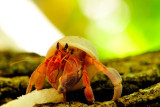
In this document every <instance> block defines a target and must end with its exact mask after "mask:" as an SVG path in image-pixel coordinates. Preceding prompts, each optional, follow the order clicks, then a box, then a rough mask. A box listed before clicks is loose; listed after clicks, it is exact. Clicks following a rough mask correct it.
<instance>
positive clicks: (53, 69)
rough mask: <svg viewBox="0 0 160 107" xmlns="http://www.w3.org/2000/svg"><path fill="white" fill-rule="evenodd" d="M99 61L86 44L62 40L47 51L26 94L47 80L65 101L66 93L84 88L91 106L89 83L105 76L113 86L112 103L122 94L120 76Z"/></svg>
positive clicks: (92, 48)
mask: <svg viewBox="0 0 160 107" xmlns="http://www.w3.org/2000/svg"><path fill="white" fill-rule="evenodd" d="M98 60H99V59H98V55H97V52H96V50H95V48H94V47H93V46H92V44H91V43H90V42H89V41H87V40H86V39H84V38H81V37H77V36H67V37H64V38H62V39H60V40H58V41H57V42H56V43H54V44H53V45H52V46H51V47H50V49H49V50H48V52H47V55H46V59H45V61H44V62H43V63H41V64H40V65H39V66H38V67H37V69H36V70H35V71H34V72H33V73H32V75H31V78H30V80H29V85H28V87H27V91H26V93H29V92H30V91H31V88H32V85H34V84H35V88H36V89H37V90H40V89H42V87H43V84H44V81H45V78H46V77H47V79H48V81H49V83H50V84H51V85H52V87H54V88H56V89H57V90H58V92H59V93H63V95H64V98H65V93H66V91H71V90H77V89H80V88H82V87H85V90H84V93H85V96H86V98H87V100H88V102H92V103H93V102H94V95H93V92H92V88H91V86H90V80H91V79H92V77H93V76H94V75H95V74H96V72H99V73H104V74H105V75H106V76H108V77H109V79H110V80H111V82H112V84H113V85H114V95H113V98H112V100H114V101H115V100H116V99H117V98H119V97H120V96H121V93H122V84H121V82H122V79H121V76H120V75H119V73H118V72H117V70H115V69H113V68H106V67H105V66H104V65H103V64H101V63H100V62H99V61H98ZM58 80H59V81H58ZM64 100H65V99H64Z"/></svg>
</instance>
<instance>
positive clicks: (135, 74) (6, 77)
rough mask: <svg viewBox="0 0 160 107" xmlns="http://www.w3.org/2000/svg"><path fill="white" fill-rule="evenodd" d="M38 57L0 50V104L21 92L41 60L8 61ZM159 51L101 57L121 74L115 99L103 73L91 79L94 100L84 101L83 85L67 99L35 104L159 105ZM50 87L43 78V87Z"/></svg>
mask: <svg viewBox="0 0 160 107" xmlns="http://www.w3.org/2000/svg"><path fill="white" fill-rule="evenodd" d="M35 57H39V55H37V54H35V53H14V52H0V76H1V77H0V104H4V103H7V102H8V101H11V100H12V99H15V98H16V97H18V96H21V95H23V94H25V90H26V87H27V84H28V80H29V76H30V75H31V73H32V72H33V71H34V69H36V67H37V66H38V65H39V64H40V63H41V62H42V61H43V59H42V60H40V59H39V60H29V61H25V62H21V63H18V64H15V65H12V66H11V63H13V62H16V61H19V60H23V59H30V58H35ZM159 59H160V51H157V52H149V53H145V54H142V55H138V56H132V57H127V58H123V59H112V60H102V63H103V64H104V65H106V66H107V67H113V68H115V69H117V70H118V71H119V72H120V74H121V76H122V80H123V82H122V84H123V93H122V96H121V98H119V99H118V100H117V101H116V102H114V101H111V99H112V96H113V85H112V84H111V81H110V80H109V79H108V78H107V77H106V76H105V75H103V74H97V75H96V76H95V77H94V78H93V80H92V81H91V86H92V89H93V93H94V96H95V103H94V104H88V102H87V101H86V98H85V96H84V93H83V91H84V89H81V90H78V91H74V92H68V93H67V102H66V103H59V104H53V103H50V104H39V105H35V107H59V106H71V107H77V106H79V107H80V106H84V107H87V106H90V107H94V106H101V107H105V106H113V107H116V106H149V107H155V106H160V60H159ZM47 87H50V85H49V84H48V83H47V82H46V84H45V87H44V88H47Z"/></svg>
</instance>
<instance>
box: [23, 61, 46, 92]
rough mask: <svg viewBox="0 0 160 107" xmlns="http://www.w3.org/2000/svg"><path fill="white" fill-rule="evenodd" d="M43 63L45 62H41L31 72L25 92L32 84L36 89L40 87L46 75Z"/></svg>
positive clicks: (29, 89) (28, 90)
mask: <svg viewBox="0 0 160 107" xmlns="http://www.w3.org/2000/svg"><path fill="white" fill-rule="evenodd" d="M45 65H46V64H45V62H43V63H41V64H40V65H39V66H38V68H37V69H36V70H35V71H34V72H33V73H32V75H31V78H30V80H29V85H28V87H27V90H26V94H27V93H29V92H30V91H31V89H32V85H34V84H35V88H36V89H37V90H40V89H42V87H43V85H44V81H45V77H46V72H45Z"/></svg>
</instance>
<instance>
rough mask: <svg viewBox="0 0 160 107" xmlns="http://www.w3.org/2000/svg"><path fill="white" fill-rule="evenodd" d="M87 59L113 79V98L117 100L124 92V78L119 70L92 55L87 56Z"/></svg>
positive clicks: (99, 70)
mask: <svg viewBox="0 0 160 107" xmlns="http://www.w3.org/2000/svg"><path fill="white" fill-rule="evenodd" d="M85 60H86V61H87V63H89V64H94V66H95V67H96V68H97V71H98V72H100V73H103V74H105V75H106V76H107V77H108V78H109V79H110V80H111V82H112V84H113V85H114V95H113V98H112V100H113V101H115V100H117V99H118V98H119V97H120V96H121V94H122V84H121V83H122V78H121V76H120V74H119V73H118V71H117V70H116V69H113V68H107V67H105V66H104V65H103V64H101V63H100V62H98V61H97V60H95V59H93V58H92V57H90V56H86V58H85Z"/></svg>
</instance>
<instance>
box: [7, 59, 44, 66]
mask: <svg viewBox="0 0 160 107" xmlns="http://www.w3.org/2000/svg"><path fill="white" fill-rule="evenodd" d="M33 59H46V57H38V58H31V59H24V60H20V61H17V62H13V63H11V64H10V66H12V65H14V64H17V63H20V62H24V61H28V60H33Z"/></svg>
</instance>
